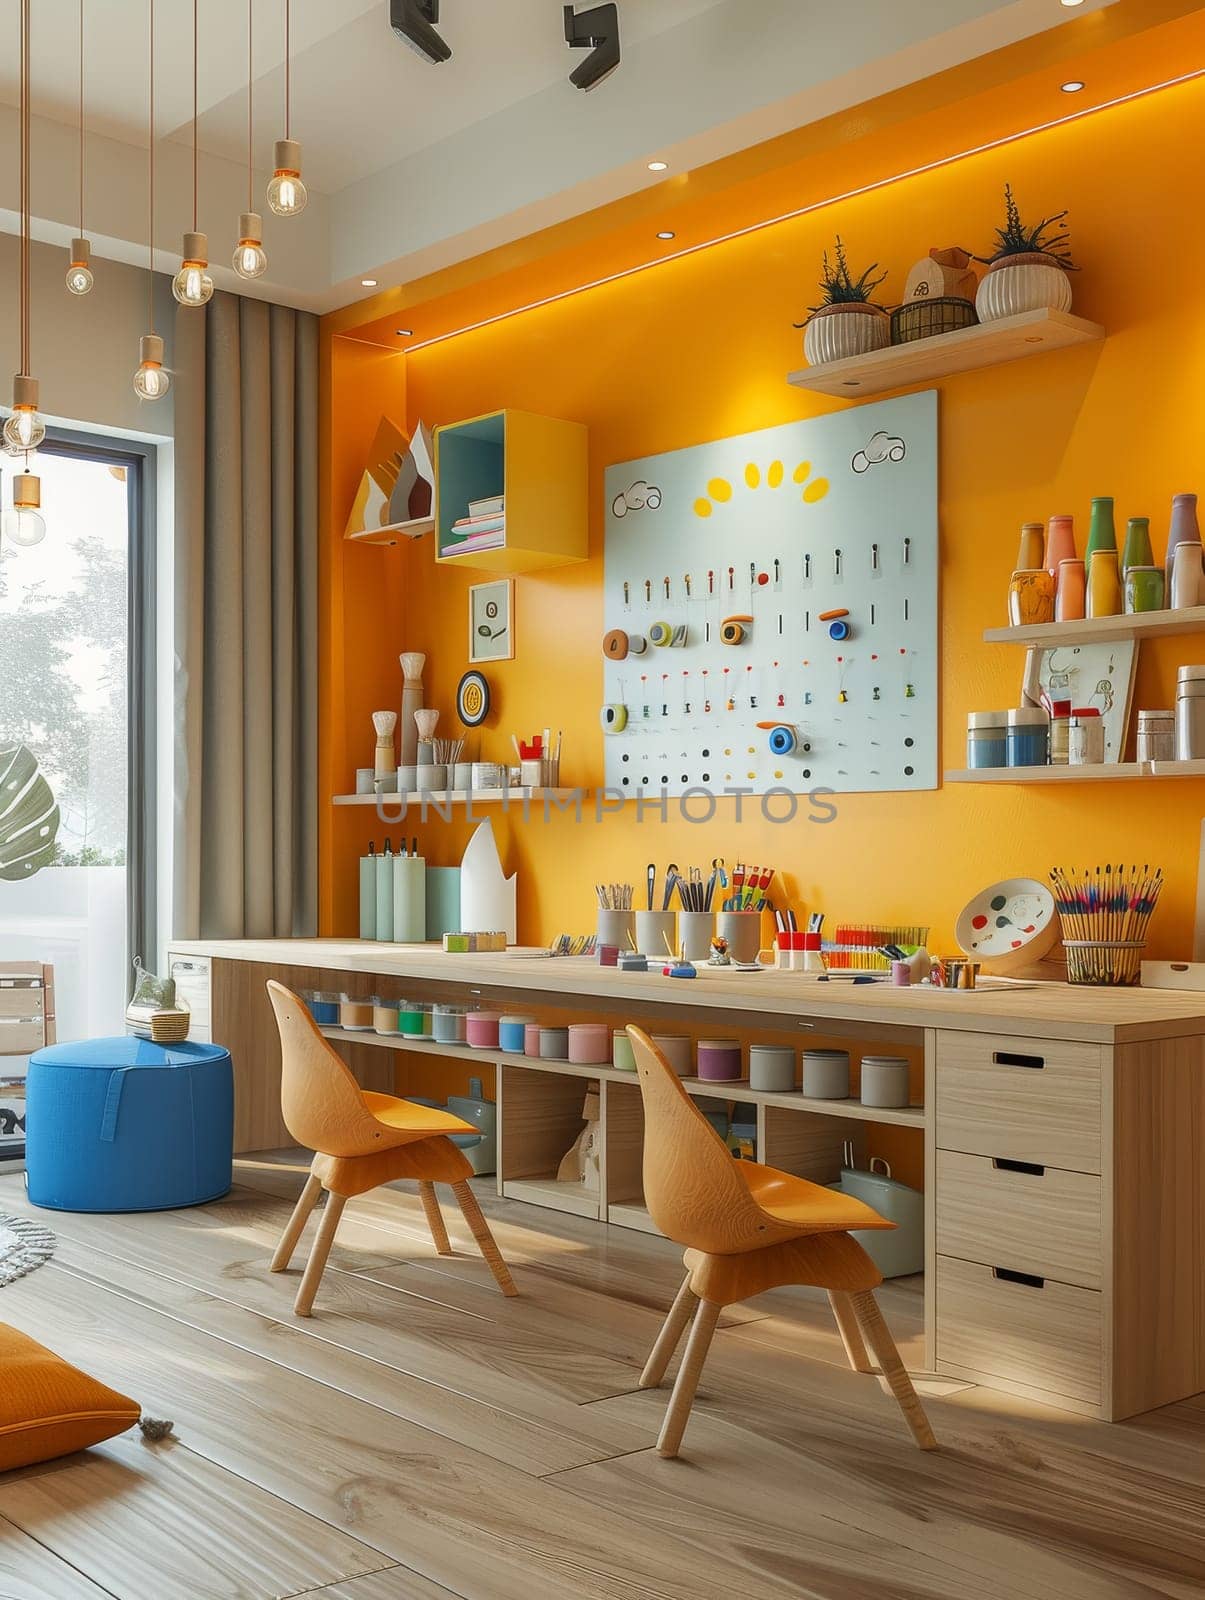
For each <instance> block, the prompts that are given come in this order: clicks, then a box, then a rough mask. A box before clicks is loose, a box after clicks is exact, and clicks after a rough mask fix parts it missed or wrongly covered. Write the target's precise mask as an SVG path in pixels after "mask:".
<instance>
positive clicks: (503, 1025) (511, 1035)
mask: <svg viewBox="0 0 1205 1600" xmlns="http://www.w3.org/2000/svg"><path fill="white" fill-rule="evenodd" d="M529 1025H531V1026H534V1025H535V1018H534V1017H499V1018H498V1046H499V1048H500V1049H502V1050H506V1051H507V1052H508V1053H509V1054H510V1055H512V1056H521V1055H522V1054H523V1053H524V1050H525V1049H526V1033H527V1028H528V1026H529Z"/></svg>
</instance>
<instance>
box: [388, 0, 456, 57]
mask: <svg viewBox="0 0 1205 1600" xmlns="http://www.w3.org/2000/svg"><path fill="white" fill-rule="evenodd" d="M438 21H439V0H389V26H390V27H391V28H392V29H393V31H394V33H396V34H397V36H398V38H399V39H400V40H401V41H402V43H403V44H404V45H408V46H409V48H410V49H411V50H413V51H414V53H415V55H416V56H418V57H420V58H421V59H422V60H423V61H428V62H430V64H431V65H432V66H433V67H438V66H439V65H440V63H441V62H443V61H450V60H451V59H452V47H451V45H450V44H445V43H444V41H443V39H441V38H440V36H439V34H438V33H436V31H435V24H436V23H437V22H438Z"/></svg>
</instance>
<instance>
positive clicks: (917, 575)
mask: <svg viewBox="0 0 1205 1600" xmlns="http://www.w3.org/2000/svg"><path fill="white" fill-rule="evenodd" d="M936 421H937V418H936V396H935V395H934V394H932V393H928V394H919V395H910V396H907V397H905V398H904V399H901V400H892V401H884V402H878V403H875V404H872V405H868V406H861V407H857V408H854V409H851V410H849V411H846V412H841V413H837V414H834V415H831V416H826V417H820V418H816V419H813V420H810V421H807V422H801V423H792V424H788V425H786V426H784V427H779V428H771V429H766V430H765V431H764V432H761V433H755V434H746V435H744V436H742V437H740V438H734V439H728V440H721V441H718V442H716V443H714V444H708V445H699V446H695V447H693V448H691V449H687V450H678V451H673V452H670V453H668V454H665V455H661V456H655V457H649V458H646V459H644V460H642V461H636V462H628V463H625V464H623V465H620V466H614V467H611V468H609V469H608V472H607V478H606V485H607V487H606V492H607V503H608V505H609V506H610V505H611V504H613V502H614V501H615V499H616V497H617V496H620V495H622V493H623V490H624V488H625V487H626V486H627V485H628V484H630V483H632V482H633V481H635V480H637V479H643V480H644V481H645V482H648V483H656V484H657V485H658V487H659V490H660V498H659V500H658V502H657V504H656V505H655V506H648V505H646V506H645V507H642V508H641V509H639V510H638V511H635V512H633V511H628V512H627V513H626V514H625V516H623V517H622V518H617V517H615V516H614V515H613V514H608V520H607V538H606V578H605V600H606V611H605V627H606V632H605V634H604V636H603V639H602V641H601V645H602V656H603V678H604V692H603V703H602V707H601V710H600V723H601V726H602V728H603V731H604V733H605V734H606V738H605V740H604V748H605V755H606V778H607V783H608V785H609V786H611V787H615V788H620V789H625V790H630V791H632V792H634V793H639V792H641V791H647V790H651V791H654V792H656V791H665V792H667V793H669V794H680V793H681V792H682V791H683V790H686V789H690V788H694V787H710V788H712V789H716V790H722V789H723V788H724V787H726V786H732V787H740V788H744V789H752V790H753V791H754V792H755V793H764V792H765V791H766V790H769V789H787V790H790V791H793V792H806V791H808V790H810V789H813V788H816V787H821V786H824V787H828V788H831V789H833V790H835V791H837V792H842V791H846V792H849V791H857V790H876V789H877V790H893V789H920V788H932V787H934V786H935V785H936V781H937V693H936V684H937V493H936V489H937V434H936ZM880 430H882V431H886V432H888V433H890V434H891V436H892V437H897V438H900V439H902V440H904V441H905V448H904V450H903V453H902V454H901V455H900V456H899V457H898V459H895V460H887V461H884V462H882V463H878V464H876V466H875V467H874V469H873V470H872V471H863V472H858V471H856V470H855V469H853V467H852V466H851V462H852V460H853V459H854V458H855V457H856V456H857V455H858V453H859V452H860V451H861V449H862V447H863V446H864V445H865V443H866V440H867V439H868V438H869V437H870V436H871V435H872V434H873V433H874V432H876V431H880Z"/></svg>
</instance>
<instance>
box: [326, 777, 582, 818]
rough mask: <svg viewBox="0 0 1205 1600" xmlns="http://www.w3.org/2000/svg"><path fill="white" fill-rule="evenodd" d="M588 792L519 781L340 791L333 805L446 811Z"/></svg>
mask: <svg viewBox="0 0 1205 1600" xmlns="http://www.w3.org/2000/svg"><path fill="white" fill-rule="evenodd" d="M578 793H582V794H584V793H585V790H577V789H524V788H521V787H520V786H519V785H518V784H516V785H515V787H514V788H513V789H452V790H449V791H448V792H447V793H445V794H440V793H439V792H438V790H436V791H434V792H426V791H424V792H423V793H422V794H337V795H335V796H334V797H333V798H332V800H331V804H332V805H336V806H375V805H377V804H378V802H379V803H380V804H382V805H387V806H400V805H401V803H402V802H403V800H404V801H405V802H406V805H407V806H421V805H422V804H423V802H424V801H425V802H426V805H427V810H428V811H429V812H430V811H435V810H437V809H438V810H440V811H443V810H446V809H447V807H448V806H449V805H452V806H467V805H468V803H469V802H470V801H472V803H473V804H474V805H475V806H479V805H480V806H499V805H505V804H506V803H507V802H510V804H512V805H522V804H523V802H524V801H526V800H558V801H559V800H569V799H572V797H573V796H574V795H575V794H578Z"/></svg>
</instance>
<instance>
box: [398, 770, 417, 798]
mask: <svg viewBox="0 0 1205 1600" xmlns="http://www.w3.org/2000/svg"><path fill="white" fill-rule="evenodd" d="M417 788H418V768H417V767H416V766H412V765H410V764H409V763H407V765H406V766H404V767H399V768H398V769H397V792H398V793H399V794H414V792H415V791H416V790H417Z"/></svg>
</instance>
